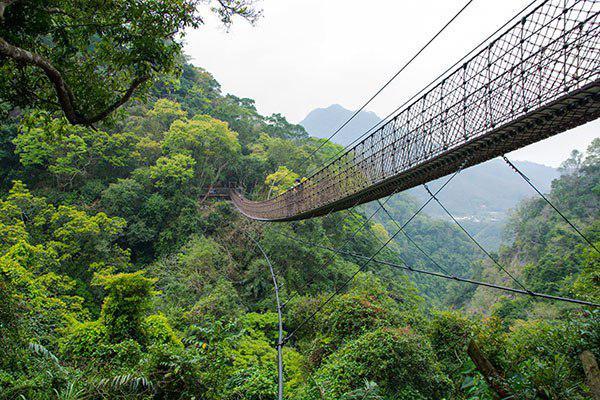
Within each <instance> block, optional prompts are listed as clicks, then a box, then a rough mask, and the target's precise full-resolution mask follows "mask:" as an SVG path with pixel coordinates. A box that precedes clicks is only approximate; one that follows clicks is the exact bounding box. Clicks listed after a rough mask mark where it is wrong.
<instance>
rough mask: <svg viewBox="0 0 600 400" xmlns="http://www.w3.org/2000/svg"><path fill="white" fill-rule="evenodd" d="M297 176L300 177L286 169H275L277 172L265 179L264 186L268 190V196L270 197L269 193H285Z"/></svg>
mask: <svg viewBox="0 0 600 400" xmlns="http://www.w3.org/2000/svg"><path fill="white" fill-rule="evenodd" d="M299 176H300V175H298V174H296V173H295V172H292V171H290V170H289V169H288V168H286V167H283V166H281V167H279V168H277V171H275V172H273V173H272V174H270V175H267V177H266V178H265V185H266V186H267V187H268V188H269V196H270V195H271V192H274V193H275V194H280V193H283V192H285V191H286V190H288V189H289V188H290V187H291V186H292V185H293V184H294V181H295V180H296V179H297V178H298V177H299Z"/></svg>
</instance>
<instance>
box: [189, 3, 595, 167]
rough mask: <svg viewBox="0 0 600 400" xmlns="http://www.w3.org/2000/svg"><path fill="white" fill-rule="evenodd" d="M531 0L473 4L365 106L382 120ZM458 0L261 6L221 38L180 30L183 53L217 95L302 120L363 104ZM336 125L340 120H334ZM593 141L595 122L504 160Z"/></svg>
mask: <svg viewBox="0 0 600 400" xmlns="http://www.w3.org/2000/svg"><path fill="white" fill-rule="evenodd" d="M530 1H531V0H502V1H497V0H475V1H474V3H473V4H471V6H470V7H469V8H468V9H467V10H466V11H465V12H464V13H463V14H462V15H461V16H460V17H459V19H457V20H456V21H455V22H454V23H453V25H451V26H450V27H449V28H448V29H447V30H446V31H445V32H444V33H443V34H442V36H440V37H439V38H438V39H437V40H436V41H435V42H434V43H433V44H432V45H431V46H430V47H429V48H428V49H427V50H426V52H424V53H423V54H422V55H421V56H420V57H419V58H417V60H416V61H415V62H414V63H413V64H411V66H410V67H409V68H408V69H406V70H405V71H404V72H403V73H402V74H400V76H399V77H398V78H397V79H396V80H395V81H394V83H393V84H392V85H390V86H389V87H388V88H387V89H386V90H385V91H384V92H383V93H382V94H381V95H380V96H379V97H377V98H376V99H375V100H374V101H373V102H372V103H371V104H370V105H369V106H368V107H367V109H368V110H371V111H374V112H376V113H377V114H378V115H379V116H381V117H383V116H385V115H387V114H388V113H389V112H391V111H392V110H393V109H395V108H396V107H397V106H398V105H400V104H401V103H402V102H403V101H404V100H405V99H407V98H408V97H410V96H411V95H412V94H413V93H415V92H417V91H418V90H419V89H421V88H422V87H423V86H425V85H426V84H427V83H429V81H431V80H432V79H433V78H435V77H436V76H437V75H439V73H441V72H442V71H443V70H445V68H447V67H448V66H450V65H451V64H453V63H454V62H455V61H457V60H458V59H460V58H461V57H462V56H463V55H464V54H466V53H467V52H468V51H469V50H471V49H472V48H473V47H474V46H476V45H477V44H479V42H480V41H481V40H483V39H484V38H485V37H487V35H489V34H491V33H492V32H493V31H495V30H496V29H497V28H498V27H499V26H501V25H502V24H503V23H504V22H505V21H507V20H508V19H510V18H511V17H512V16H513V15H514V14H515V13H516V12H518V11H520V10H521V9H522V8H524V7H525V6H526V5H527V4H528V3H529V2H530ZM465 2H466V0H428V1H406V0H377V1H375V0H371V1H364V0H363V1H359V0H263V1H261V2H259V3H258V4H259V6H260V7H261V8H262V9H263V10H264V16H263V18H261V19H260V20H259V21H258V23H257V24H256V25H255V26H250V25H249V24H247V23H246V22H245V21H242V20H237V21H236V23H235V24H234V25H233V26H232V28H231V29H230V30H229V32H226V31H225V30H224V29H223V28H222V27H221V26H220V25H219V23H218V21H217V20H216V19H215V18H207V24H206V25H205V26H203V27H202V28H201V29H198V30H194V31H190V32H188V35H187V37H186V47H185V50H186V52H187V54H189V55H190V56H191V58H192V62H193V63H194V64H195V65H198V66H201V67H204V68H206V69H207V70H208V71H210V72H211V73H212V74H213V75H214V76H215V78H216V79H217V80H218V81H219V82H220V83H221V85H222V88H223V91H224V92H226V93H232V94H235V95H236V96H239V97H250V98H252V99H255V100H256V106H257V108H258V110H259V112H261V113H262V114H267V115H268V114H272V113H281V114H283V115H285V116H286V117H287V118H288V120H289V121H291V122H295V123H297V122H300V121H301V120H302V119H303V118H304V117H305V116H306V114H308V113H309V112H310V111H311V110H313V109H315V108H318V107H327V106H329V105H331V104H334V103H338V104H341V105H342V106H344V107H346V108H348V109H351V110H354V109H357V108H358V107H360V106H361V105H362V103H363V102H364V101H366V99H367V98H369V97H370V96H371V95H372V94H373V93H375V91H376V90H377V89H378V88H379V87H380V86H381V85H382V84H383V83H384V82H385V81H387V80H388V79H389V77H391V76H392V75H393V74H394V73H395V72H396V71H397V70H398V69H399V68H400V66H402V65H403V64H404V63H405V62H406V61H407V60H408V59H409V58H410V57H412V55H413V54H415V53H416V52H417V51H418V49H419V48H420V47H421V46H422V45H423V44H424V43H426V42H427V40H429V38H431V37H432V36H433V35H434V34H435V32H437V30H438V29H439V28H440V27H442V26H443V25H444V23H446V21H448V20H449V19H450V18H451V16H452V15H454V14H455V13H456V12H457V11H458V10H459V9H460V8H461V7H462V6H463V4H464V3H465ZM342 122H343V121H340V123H342ZM598 136H600V120H597V121H594V122H592V123H589V124H587V125H584V126H581V127H579V128H576V129H573V130H571V131H568V132H565V133H563V134H560V135H557V136H554V137H552V138H550V139H547V140H545V141H543V142H539V143H536V144H534V145H531V146H528V147H526V148H523V149H520V150H518V151H515V152H513V153H512V158H515V159H518V160H528V161H534V162H538V163H542V164H546V165H550V166H558V165H559V164H560V162H561V161H563V160H564V159H566V158H567V157H568V155H569V153H570V151H571V150H572V149H579V150H585V148H586V147H587V145H588V144H589V143H590V142H591V141H592V139H594V138H595V137H598Z"/></svg>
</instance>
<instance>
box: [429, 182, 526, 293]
mask: <svg viewBox="0 0 600 400" xmlns="http://www.w3.org/2000/svg"><path fill="white" fill-rule="evenodd" d="M423 186H424V187H425V190H426V191H427V193H429V195H430V196H432V197H433V199H434V200H435V201H436V203H438V204H439V205H440V207H442V209H443V210H444V211H445V212H446V214H448V216H449V217H450V218H452V221H454V222H455V223H456V225H458V227H459V228H460V229H461V230H462V231H463V232H464V233H465V234H466V235H467V236H468V237H469V239H471V240H472V241H473V243H475V244H476V245H477V247H479V249H480V250H481V251H482V252H483V253H484V254H485V255H486V256H487V257H488V258H489V259H490V260H492V261H493V262H494V264H496V265H497V266H498V268H500V269H501V270H502V271H503V272H504V273H505V274H506V275H508V276H509V277H510V278H511V279H512V280H513V281H514V282H515V283H516V284H517V285H519V286H520V287H521V288H522V289H523V290H525V291H527V292H530V290H529V289H527V288H526V287H525V285H523V284H522V283H521V282H520V281H519V280H518V279H517V278H515V277H514V276H513V275H512V274H511V273H510V272H509V271H508V270H507V269H506V268H504V266H502V265H501V264H500V263H499V262H498V261H496V259H495V258H494V257H492V255H491V254H490V253H489V252H488V251H487V250H486V249H485V248H484V247H483V246H482V245H481V244H479V242H478V241H477V239H475V238H474V237H473V236H472V235H471V234H470V233H469V231H467V230H466V229H465V228H464V227H463V226H462V224H461V223H460V222H458V220H457V219H456V218H454V215H452V213H450V211H448V209H447V208H446V207H445V206H444V205H443V204H442V202H441V201H440V200H439V199H438V198H437V197H436V196H435V195H434V194H432V193H431V190H429V187H428V186H427V185H426V184H425V185H423Z"/></svg>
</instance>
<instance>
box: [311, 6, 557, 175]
mask: <svg viewBox="0 0 600 400" xmlns="http://www.w3.org/2000/svg"><path fill="white" fill-rule="evenodd" d="M537 1H538V0H533V1H531V2H530V3H529V4H528V5H527V6H526V7H525V8H524V9H523V10H521V11H519V12H517V13H516V14H515V15H514V16H513V17H512V18H511V19H510V20H508V21H507V22H505V23H504V24H503V25H502V26H501V27H499V28H498V29H496V30H495V31H494V32H493V33H492V34H490V35H489V36H488V37H487V38H485V39H484V40H483V41H481V42H480V43H479V44H478V45H477V46H475V47H473V49H471V51H469V52H468V53H467V54H466V55H464V56H463V57H462V58H460V59H459V60H458V61H456V62H455V63H454V64H452V65H451V66H450V67H448V68H446V70H444V72H442V73H441V74H439V75H438V76H437V77H436V78H435V79H433V80H432V81H431V82H429V84H427V85H426V86H425V87H424V88H423V89H421V90H419V91H418V92H417V93H415V94H414V95H412V96H411V97H410V98H409V99H408V100H406V101H404V102H403V103H402V104H401V105H400V106H398V107H396V109H395V110H394V111H392V112H391V113H389V114H388V115H387V116H386V117H385V118H384V119H382V120H381V121H379V122H377V123H376V124H374V125H373V126H372V127H371V128H369V129H368V130H367V131H365V132H364V133H363V134H362V135H360V136H359V137H358V138H356V139H354V140H353V141H352V142H351V143H350V144H348V145H347V146H345V147H344V148H343V149H341V150H339V151H338V152H337V153H336V154H334V155H333V156H331V157H330V158H329V159H328V160H327V161H325V162H324V163H323V168H325V167H326V166H328V165H329V164H331V163H332V162H333V161H334V160H337V159H338V158H339V157H338V156H339V155H340V153H342V152H343V153H347V152H348V151H350V147H351V146H352V145H354V144H355V143H357V142H358V141H360V140H361V139H363V138H364V137H365V136H367V135H368V134H369V133H372V132H373V131H375V130H376V129H377V128H379V127H381V126H382V125H383V124H385V123H386V121H388V120H390V117H392V116H393V115H394V114H396V113H397V112H398V111H399V110H400V109H402V108H403V107H405V106H406V105H407V104H408V103H410V102H411V101H413V100H414V99H415V98H416V97H417V96H419V95H421V94H422V93H423V92H425V91H426V90H427V89H428V88H430V87H431V86H432V85H433V84H434V83H436V82H437V81H439V80H440V78H441V77H442V76H444V75H446V74H447V73H448V72H449V71H451V70H452V69H453V68H454V67H456V66H457V65H458V64H460V63H461V62H463V61H464V60H465V59H466V58H467V57H469V56H470V55H471V54H473V53H474V52H475V51H476V50H477V49H478V48H480V47H481V46H482V45H483V44H485V43H486V42H487V41H488V40H490V39H491V38H492V37H494V36H495V35H497V34H498V32H500V31H501V30H502V29H504V28H506V27H507V26H508V25H509V24H510V23H512V22H513V21H514V20H515V19H517V17H518V16H519V15H521V14H523V12H524V11H525V10H527V9H528V8H529V7H531V6H532V5H533V4H535V3H536V2H537ZM548 1H549V0H545V1H543V2H542V3H541V4H540V5H538V6H537V7H536V9H537V8H539V7H541V6H543V5H544V4H545V3H547V2H548ZM313 171H314V172H310V173H309V174H308V175H307V176H312V175H314V173H316V169H313Z"/></svg>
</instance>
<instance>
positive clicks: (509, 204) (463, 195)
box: [408, 158, 560, 250]
mask: <svg viewBox="0 0 600 400" xmlns="http://www.w3.org/2000/svg"><path fill="white" fill-rule="evenodd" d="M513 163H514V164H515V165H516V166H517V167H518V168H519V169H520V170H521V171H523V173H524V174H525V175H527V176H528V177H529V178H530V179H531V180H532V182H533V183H534V184H535V185H536V186H537V187H538V188H539V189H540V190H541V191H542V192H544V193H548V192H549V191H550V188H551V183H552V181H553V180H554V179H556V178H558V177H559V175H560V174H559V172H558V170H556V169H554V168H551V167H548V166H546V165H541V164H536V163H533V162H529V161H513ZM446 179H447V178H441V179H438V180H436V181H433V182H431V183H430V184H429V186H430V187H431V188H432V189H435V188H437V187H439V185H441V184H442V183H443V182H445V180H446ZM408 192H409V193H410V194H411V195H412V196H414V197H416V198H417V199H418V200H419V201H421V202H424V201H427V199H428V198H429V194H428V193H427V192H426V191H425V189H424V188H423V187H421V186H419V187H416V188H413V189H411V190H409V191H408ZM533 196H536V193H535V192H534V190H533V189H532V188H531V187H530V186H529V185H528V184H527V183H526V182H525V181H524V180H523V179H522V178H521V177H520V176H519V175H517V174H516V173H515V172H514V171H512V170H511V169H510V168H509V167H508V166H507V165H506V164H505V163H504V161H502V160H501V159H499V158H496V159H493V160H490V161H487V162H485V163H482V164H479V165H475V166H473V167H471V168H468V169H466V170H464V171H462V172H461V173H460V174H458V175H457V176H456V177H455V178H454V180H453V181H452V183H451V184H450V185H448V186H447V187H446V188H444V190H442V192H440V194H439V196H438V198H439V199H440V201H441V202H442V203H443V204H444V206H445V207H446V208H447V209H448V210H449V211H450V212H451V213H452V214H453V215H454V216H455V217H456V218H457V219H459V220H461V221H462V223H463V224H464V225H465V227H466V228H467V229H468V230H469V232H471V233H472V234H474V235H476V237H477V238H478V239H479V240H480V241H481V242H482V244H483V245H484V246H487V247H489V248H491V249H494V250H495V249H497V248H498V246H499V245H500V242H501V239H502V232H503V230H504V226H505V224H506V220H507V217H508V215H509V213H510V211H511V210H512V209H513V208H514V207H515V206H516V205H517V204H518V203H519V202H520V201H521V200H523V199H525V198H528V197H533ZM424 211H425V212H426V213H427V214H429V215H430V216H433V217H439V218H442V219H450V217H448V215H447V214H446V213H445V212H444V210H443V209H442V208H441V207H440V206H439V205H437V204H435V203H431V204H430V205H429V206H428V207H427V208H426V209H425V210H424Z"/></svg>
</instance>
